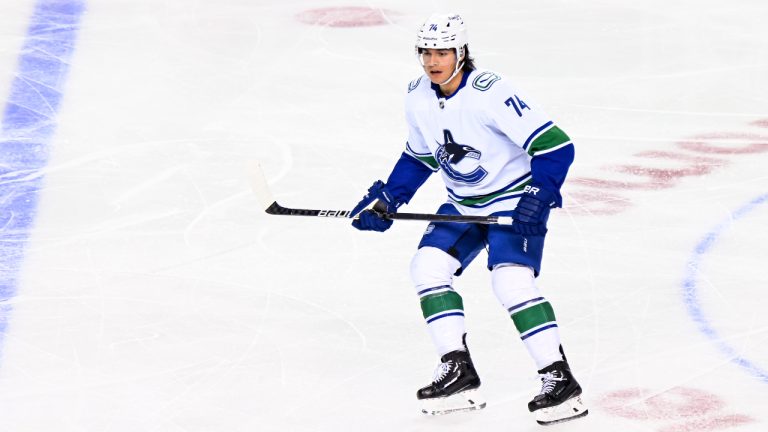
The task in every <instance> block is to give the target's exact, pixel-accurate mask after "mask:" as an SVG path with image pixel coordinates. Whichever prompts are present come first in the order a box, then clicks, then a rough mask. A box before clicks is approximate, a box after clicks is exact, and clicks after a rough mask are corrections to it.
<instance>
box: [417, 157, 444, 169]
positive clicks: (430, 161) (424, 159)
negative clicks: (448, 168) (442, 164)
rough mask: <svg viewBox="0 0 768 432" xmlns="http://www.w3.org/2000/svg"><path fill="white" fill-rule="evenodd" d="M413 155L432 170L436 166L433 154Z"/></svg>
mask: <svg viewBox="0 0 768 432" xmlns="http://www.w3.org/2000/svg"><path fill="white" fill-rule="evenodd" d="M413 156H414V157H416V159H418V160H420V161H421V162H422V163H424V164H426V165H429V166H430V167H431V168H432V169H433V170H436V169H437V168H438V165H437V159H435V158H434V156H416V155H413Z"/></svg>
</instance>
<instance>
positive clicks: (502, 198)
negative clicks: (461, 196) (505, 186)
mask: <svg viewBox="0 0 768 432" xmlns="http://www.w3.org/2000/svg"><path fill="white" fill-rule="evenodd" d="M521 196H523V192H515V193H512V194H509V195H502V196H500V197H499V198H496V199H492V200H490V201H488V202H486V203H482V204H459V203H458V202H456V204H459V205H460V206H462V207H469V208H485V207H488V206H490V205H491V204H496V203H499V202H502V201H506V200H511V199H516V198H520V197H521ZM454 202H455V201H454Z"/></svg>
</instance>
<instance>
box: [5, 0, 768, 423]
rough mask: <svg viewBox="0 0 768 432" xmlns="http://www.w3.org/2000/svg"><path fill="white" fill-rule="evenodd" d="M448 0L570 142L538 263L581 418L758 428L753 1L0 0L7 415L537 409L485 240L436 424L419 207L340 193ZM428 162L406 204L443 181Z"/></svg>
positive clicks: (475, 45)
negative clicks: (410, 217) (376, 228)
mask: <svg viewBox="0 0 768 432" xmlns="http://www.w3.org/2000/svg"><path fill="white" fill-rule="evenodd" d="M435 11H446V12H447V11H456V12H459V13H461V14H462V16H463V17H464V19H465V20H466V22H467V24H468V26H469V37H470V47H471V49H472V53H473V55H474V57H475V58H476V61H477V64H478V66H479V67H482V68H489V69H492V70H495V71H498V72H500V73H501V74H503V75H505V76H506V77H509V78H510V79H512V80H513V81H514V82H515V83H516V84H517V85H518V86H519V87H521V88H523V89H525V90H526V92H527V93H528V94H530V95H531V96H532V97H533V98H534V99H535V101H536V102H537V103H538V104H540V105H542V106H544V107H546V110H547V112H548V113H549V114H550V115H551V116H552V117H553V118H554V119H555V121H556V122H557V123H558V124H559V125H560V127H561V128H562V129H563V130H565V131H566V132H567V133H568V134H569V135H570V136H571V137H572V138H573V141H574V143H575V145H576V161H575V163H574V165H573V166H572V168H571V171H570V174H569V178H568V180H567V182H566V186H565V187H564V189H563V193H564V200H565V206H564V208H563V209H559V210H557V211H554V212H553V214H552V217H551V219H550V227H549V228H550V234H549V236H548V240H547V242H548V243H547V248H546V249H545V257H544V265H543V269H542V275H541V277H540V278H539V285H540V287H541V288H542V290H543V292H544V294H545V295H546V296H547V297H548V298H549V299H550V300H551V302H552V304H553V305H554V308H555V311H556V312H557V316H558V321H559V324H560V328H561V335H562V339H563V344H564V346H565V349H566V352H567V354H568V357H569V360H570V363H571V366H572V367H573V369H574V372H575V373H576V376H577V378H578V379H579V381H580V382H581V384H582V386H583V388H584V399H585V401H586V403H587V404H588V405H589V409H590V415H589V416H588V417H586V418H585V419H583V420H579V421H575V422H571V423H566V424H563V425H557V426H552V427H550V428H548V429H546V430H552V431H566V430H567V431H573V432H586V431H590V432H592V431H611V432H615V431H630V432H632V431H643V432H645V431H648V432H651V431H653V432H689V431H715V432H719V431H731V430H733V431H735V432H758V431H765V430H768V416H766V414H765V405H766V402H768V316H766V312H765V311H766V308H767V305H768V300H766V298H767V295H766V290H767V289H768V274H766V272H765V271H764V270H765V267H764V266H765V265H766V260H767V259H768V229H766V225H767V224H766V222H768V173H767V169H766V166H768V26H766V24H765V22H766V19H768V2H765V1H764V0H741V1H733V2H722V1H713V0H699V1H693V0H685V1H677V0H671V1H661V0H646V1H642V2H640V1H628V0H618V1H616V0H614V1H608V0H590V1H585V2H574V1H565V0H559V1H558V0H541V1H535V2H532V1H525V2H524V1H518V0H513V1H508V2H492V1H488V0H475V1H472V2H459V1H424V2H412V1H405V0H389V1H366V2H358V3H355V2H338V1H335V0H329V1H327V2H318V1H295V0H287V1H281V2H272V1H265V0H221V1H216V2H212V1H201V0H187V1H183V0H162V1H158V0H13V1H11V0H6V1H2V2H0V101H1V102H2V108H3V117H2V120H1V121H2V128H1V129H0V203H1V205H0V227H2V228H1V229H2V231H0V233H1V234H2V238H0V245H1V247H2V249H1V250H0V259H1V260H2V261H0V277H2V280H0V313H1V314H2V316H0V431H13V432H26V431H33V432H34V431H57V432H69V431H73V432H74V431H98V432H106V431H126V432H127V431H130V432H137V431H162V432H166V431H167V432H181V431H201V432H202V431H211V432H214V431H222V432H224V431H225V432H235V431H249V432H253V431H259V432H268V431H270V432H271V431H297V432H304V431H306V432H310V431H329V432H330V431H333V432H339V431H356V432H359V431H365V432H379V431H381V432H384V431H386V432H390V431H420V432H422V431H426V432H429V431H435V432H438V431H439V432H458V431H462V432H464V431H483V432H491V431H537V430H544V429H542V426H539V425H537V424H536V423H535V421H534V419H533V417H532V415H531V414H530V413H529V412H528V411H527V408H526V403H527V402H528V400H529V399H530V398H531V397H532V396H533V395H534V394H535V393H537V392H538V390H539V383H538V381H537V376H536V371H535V365H534V364H533V362H532V361H531V359H530V358H529V357H528V355H527V353H526V351H525V349H524V347H523V344H522V343H521V342H520V340H519V336H518V334H517V331H516V329H515V327H514V324H513V322H512V321H511V320H510V318H509V315H508V314H507V313H506V311H505V310H504V309H503V308H502V307H501V306H500V305H499V304H498V302H497V301H496V298H495V297H494V295H493V292H492V290H491V288H490V274H489V272H488V271H487V270H486V269H485V267H484V261H485V256H484V255H481V256H480V257H479V258H478V259H477V260H476V262H475V263H474V264H473V265H472V266H471V267H469V269H468V270H467V271H466V272H465V274H464V275H463V276H462V277H460V278H458V279H457V281H456V284H455V286H456V288H457V290H458V292H460V293H461V294H462V296H463V297H464V305H465V309H466V313H467V326H468V331H469V343H470V348H471V349H472V354H473V358H474V361H475V363H476V365H477V368H478V371H479V373H480V376H481V378H482V380H483V389H484V393H485V396H486V398H487V399H488V407H487V408H486V409H485V410H482V411H479V412H473V413H465V414H456V415H452V416H443V417H426V416H423V415H422V414H421V413H420V411H419V406H418V404H417V402H416V399H415V391H416V389H417V388H419V387H421V386H423V385H426V384H427V383H428V382H429V380H430V379H431V377H432V372H433V369H434V367H435V366H436V364H437V358H436V355H435V353H434V350H433V348H432V345H431V342H430V339H429V336H428V333H427V332H426V329H425V325H424V320H423V318H422V316H421V311H420V309H419V302H418V297H417V296H416V294H415V291H414V289H413V287H412V286H411V281H410V277H409V273H408V269H409V263H410V259H411V256H412V254H413V253H414V251H415V248H416V245H417V244H418V241H419V239H420V237H421V234H422V232H423V231H424V228H425V226H426V224H425V223H422V222H407V221H402V222H396V223H395V225H394V227H393V228H392V229H391V230H389V231H388V232H386V233H384V234H379V233H366V232H359V231H357V230H355V229H353V228H351V227H350V226H349V223H348V221H344V220H329V219H320V218H291V217H279V216H269V215H266V214H265V213H264V212H263V209H262V208H261V207H260V205H259V203H258V201H257V199H256V197H255V196H254V194H253V193H252V192H251V190H250V186H249V168H248V167H249V162H250V161H253V160H260V161H261V163H262V165H263V167H264V170H265V172H266V176H267V178H268V180H269V183H270V187H271V188H272V191H273V193H274V195H275V197H276V198H277V199H278V201H280V203H281V204H283V205H285V206H290V207H303V208H331V209H336V208H338V209H349V208H351V207H353V206H354V205H355V204H356V203H357V202H358V200H359V199H360V198H361V197H362V195H363V194H364V193H365V191H366V189H367V188H368V187H369V186H370V184H371V183H372V182H373V181H374V180H376V179H379V178H383V179H385V178H386V176H387V175H388V173H389V170H390V169H391V167H392V165H393V164H394V162H395V161H396V160H397V158H398V157H399V155H400V153H401V152H402V150H403V148H404V144H405V139H406V133H407V130H406V125H405V120H404V116H403V98H404V95H405V93H406V90H407V85H408V83H409V82H410V81H411V80H412V79H414V78H416V77H418V76H419V75H420V73H421V70H420V67H419V65H418V63H417V60H416V59H415V57H414V55H413V45H414V41H415V32H416V30H417V28H418V26H419V25H420V24H421V22H422V21H423V20H424V19H425V18H426V17H427V16H429V15H430V14H431V13H432V12H435ZM445 195H446V194H445V188H444V187H443V185H442V182H441V181H440V179H439V176H437V175H435V176H433V177H432V178H431V179H430V180H429V182H428V183H427V184H426V185H425V186H424V188H422V190H421V191H419V193H418V194H417V195H416V197H415V198H414V200H413V202H412V203H411V204H410V205H408V206H407V207H406V208H405V211H409V212H433V211H435V210H436V209H437V207H438V206H439V205H440V204H441V203H442V202H444V200H445Z"/></svg>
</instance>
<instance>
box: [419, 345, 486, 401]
mask: <svg viewBox="0 0 768 432" xmlns="http://www.w3.org/2000/svg"><path fill="white" fill-rule="evenodd" d="M464 347H465V348H466V344H465V345H464ZM440 362H441V363H440V364H439V365H438V366H437V369H436V370H435V376H434V378H433V380H432V384H430V385H428V386H426V387H423V388H421V389H419V391H418V392H416V397H417V398H418V399H419V401H421V404H422V408H421V412H423V413H424V414H427V415H441V414H448V413H452V412H459V411H473V410H479V409H483V408H485V399H484V398H483V397H482V395H481V394H480V391H479V388H480V377H478V376H477V372H476V371H475V366H474V365H473V364H472V359H471V358H470V356H469V351H463V350H457V351H451V352H449V353H448V354H446V355H444V356H443V357H442V358H441V359H440Z"/></svg>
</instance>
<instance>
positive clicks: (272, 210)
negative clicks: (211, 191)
mask: <svg viewBox="0 0 768 432" xmlns="http://www.w3.org/2000/svg"><path fill="white" fill-rule="evenodd" d="M251 186H252V188H253V191H254V192H255V193H256V196H257V197H258V198H259V201H260V202H261V204H262V206H263V208H264V211H266V212H267V213H268V214H271V215H277V216H312V217H325V218H350V214H351V213H352V212H351V211H350V210H316V209H298V208H290V207H283V206H281V205H280V204H278V203H277V201H275V199H274V197H272V192H271V191H270V190H269V186H268V184H267V180H266V178H265V177H264V172H263V171H262V170H261V166H259V164H258V163H253V164H252V166H251ZM374 211H375V212H376V213H378V214H379V215H380V216H381V217H383V218H385V219H391V220H412V221H430V222H455V223H478V224H485V225H494V224H497V225H512V218H511V217H510V216H466V215H441V214H428V213H385V212H381V211H378V210H374Z"/></svg>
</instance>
